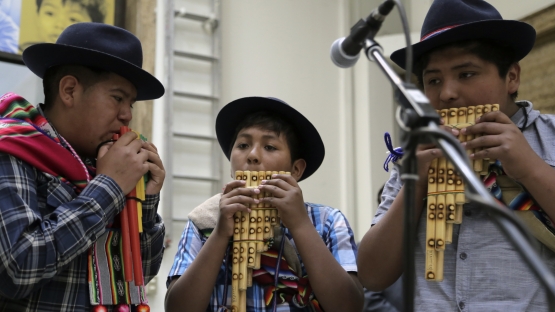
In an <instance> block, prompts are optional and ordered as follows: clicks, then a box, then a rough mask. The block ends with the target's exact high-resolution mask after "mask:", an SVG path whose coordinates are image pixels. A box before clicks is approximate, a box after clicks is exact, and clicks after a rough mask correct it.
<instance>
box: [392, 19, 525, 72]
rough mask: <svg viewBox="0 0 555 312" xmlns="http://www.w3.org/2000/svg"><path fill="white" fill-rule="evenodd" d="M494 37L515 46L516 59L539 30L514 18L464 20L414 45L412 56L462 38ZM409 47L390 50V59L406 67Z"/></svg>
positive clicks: (416, 57)
mask: <svg viewBox="0 0 555 312" xmlns="http://www.w3.org/2000/svg"><path fill="white" fill-rule="evenodd" d="M474 39H492V40H495V41H498V42H503V43H505V44H507V45H508V46H510V47H512V48H513V50H514V52H515V57H516V61H519V60H521V59H522V58H524V57H525V56H526V55H527V54H528V53H529V52H530V50H532V48H533V47H534V42H535V41H536V30H535V29H534V27H532V26H531V25H529V24H527V23H524V22H520V21H512V20H486V21H479V22H473V23H468V24H464V25H461V26H457V27H455V28H451V29H449V30H446V31H444V32H442V33H440V34H437V35H435V36H433V37H430V38H428V39H426V40H424V41H421V42H418V43H415V44H413V45H412V53H413V60H418V59H419V58H420V57H421V56H422V55H423V54H424V53H426V52H428V51H430V50H432V49H435V48H437V47H440V46H442V45H445V44H448V43H453V42H457V41H463V40H474ZM406 51H407V49H406V48H403V49H399V50H397V51H395V52H393V53H392V54H391V60H392V61H393V62H395V64H397V65H399V66H400V67H401V68H403V69H405V67H406V64H405V61H406Z"/></svg>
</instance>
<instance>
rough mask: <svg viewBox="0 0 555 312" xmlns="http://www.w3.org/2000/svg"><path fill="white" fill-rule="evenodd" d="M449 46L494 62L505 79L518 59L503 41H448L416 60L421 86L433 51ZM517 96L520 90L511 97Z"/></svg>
mask: <svg viewBox="0 0 555 312" xmlns="http://www.w3.org/2000/svg"><path fill="white" fill-rule="evenodd" d="M449 48H458V49H462V50H463V51H465V52H468V53H471V54H474V55H476V56H477V57H479V58H481V59H482V60H484V61H486V62H489V63H492V64H494V65H495V66H496V67H497V71H498V73H499V77H501V78H503V79H504V78H505V76H507V73H508V72H509V68H510V67H511V65H513V64H514V63H516V62H517V61H518V60H517V59H516V57H515V53H514V51H513V49H512V48H510V47H509V46H508V45H506V44H504V43H501V42H497V41H493V40H486V39H477V40H464V41H458V42H454V43H448V44H445V45H442V46H440V47H437V48H435V49H433V50H430V51H428V52H426V53H425V54H423V55H422V56H421V57H420V58H419V59H418V60H416V62H415V64H414V73H415V74H416V77H417V78H418V83H419V84H420V87H424V82H423V80H422V78H423V77H422V74H423V71H424V68H426V66H428V63H429V62H430V55H431V53H433V52H437V51H442V50H445V49H449ZM517 96H518V90H517V91H515V92H514V93H512V94H511V99H512V100H513V101H514V100H515V99H516V97H517Z"/></svg>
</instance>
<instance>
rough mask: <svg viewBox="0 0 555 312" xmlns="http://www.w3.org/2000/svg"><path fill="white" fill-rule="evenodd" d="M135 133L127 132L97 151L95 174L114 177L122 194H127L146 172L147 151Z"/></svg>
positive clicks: (147, 167)
mask: <svg viewBox="0 0 555 312" xmlns="http://www.w3.org/2000/svg"><path fill="white" fill-rule="evenodd" d="M142 146H143V142H142V141H141V140H137V134H136V133H134V132H128V133H126V134H124V135H122V136H121V137H120V138H119V139H118V140H117V141H116V142H114V143H109V144H105V145H104V146H102V147H101V148H100V149H99V151H98V156H97V161H96V174H104V175H107V176H109V177H110V178H112V179H114V181H116V183H117V184H118V185H119V187H120V188H121V189H122V190H123V193H124V194H126V195H127V194H129V192H131V190H132V189H133V188H134V187H135V185H136V184H137V182H138V181H139V180H140V179H141V177H142V176H143V175H144V174H146V173H147V172H148V169H149V166H148V163H147V160H148V157H149V153H148V151H147V150H145V149H143V148H142Z"/></svg>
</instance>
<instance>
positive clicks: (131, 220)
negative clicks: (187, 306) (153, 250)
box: [113, 126, 146, 286]
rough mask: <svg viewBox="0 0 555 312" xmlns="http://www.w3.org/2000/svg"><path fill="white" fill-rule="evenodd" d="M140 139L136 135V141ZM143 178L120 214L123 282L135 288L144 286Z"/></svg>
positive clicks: (130, 193)
mask: <svg viewBox="0 0 555 312" xmlns="http://www.w3.org/2000/svg"><path fill="white" fill-rule="evenodd" d="M129 131H131V130H130V129H129V128H128V127H125V126H122V127H120V134H119V135H118V134H114V136H113V139H114V140H117V139H118V138H119V137H120V135H124V134H125V133H127V132H129ZM140 138H142V136H141V135H140V134H138V133H137V139H140ZM145 197H146V196H145V179H144V176H143V177H141V179H140V180H139V181H138V182H137V184H136V186H135V188H134V189H133V190H131V192H129V194H127V195H125V198H126V201H125V205H124V207H123V210H122V211H121V213H120V222H121V237H122V249H123V268H124V272H123V273H124V277H125V281H127V282H131V281H133V282H134V283H135V285H136V286H143V285H144V276H143V265H142V260H141V244H140V237H139V235H140V233H142V231H143V227H142V211H143V209H142V202H143V201H144V200H145Z"/></svg>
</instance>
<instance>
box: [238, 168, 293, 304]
mask: <svg viewBox="0 0 555 312" xmlns="http://www.w3.org/2000/svg"><path fill="white" fill-rule="evenodd" d="M278 173H279V174H290V173H289V172H285V171H279V172H278V171H236V172H235V179H236V180H244V181H246V184H245V187H249V188H256V187H258V185H259V183H260V181H262V180H271V179H272V174H278ZM255 196H257V197H256V198H264V197H269V196H270V195H269V194H268V193H265V194H259V195H255ZM250 209H251V212H250V213H247V212H240V211H238V212H236V213H235V216H234V222H235V223H234V224H235V225H234V229H233V245H232V247H233V248H232V250H233V255H232V266H231V274H232V280H231V311H232V312H246V310H247V295H246V293H247V287H250V286H252V270H253V269H255V270H257V269H260V257H261V254H262V252H264V251H266V250H268V244H269V243H270V240H272V239H273V237H274V226H276V225H278V224H279V223H280V221H279V217H278V213H277V209H276V208H275V207H271V206H270V204H263V203H259V204H258V205H251V207H250Z"/></svg>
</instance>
